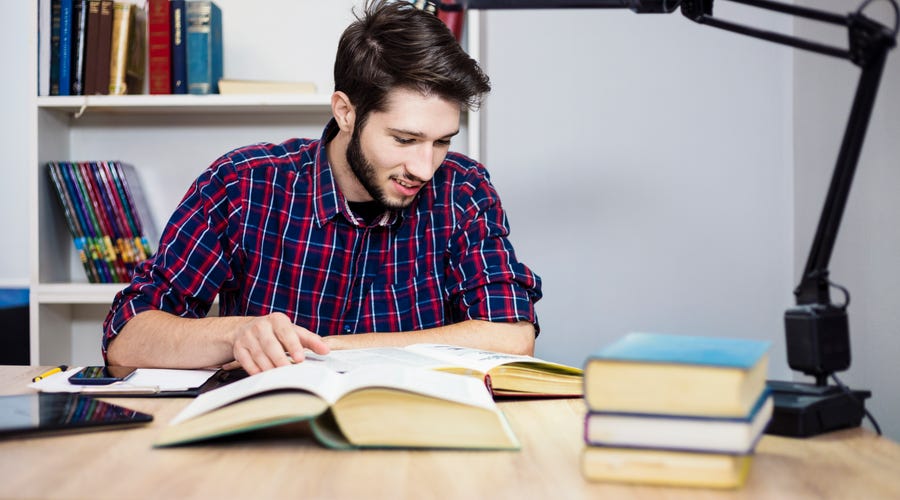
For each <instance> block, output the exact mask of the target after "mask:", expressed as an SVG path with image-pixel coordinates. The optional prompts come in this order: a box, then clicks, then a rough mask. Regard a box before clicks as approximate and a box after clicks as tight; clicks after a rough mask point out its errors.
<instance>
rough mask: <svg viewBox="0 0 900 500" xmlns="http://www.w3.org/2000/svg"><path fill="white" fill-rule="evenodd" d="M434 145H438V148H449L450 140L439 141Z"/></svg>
mask: <svg viewBox="0 0 900 500" xmlns="http://www.w3.org/2000/svg"><path fill="white" fill-rule="evenodd" d="M434 143H435V144H437V145H438V146H443V147H447V146H450V139H438V140H436V141H434Z"/></svg>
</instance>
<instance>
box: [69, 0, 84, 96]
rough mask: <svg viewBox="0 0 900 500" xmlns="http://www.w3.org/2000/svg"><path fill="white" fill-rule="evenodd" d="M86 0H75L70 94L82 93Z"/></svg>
mask: <svg viewBox="0 0 900 500" xmlns="http://www.w3.org/2000/svg"><path fill="white" fill-rule="evenodd" d="M87 4H88V2H87V0H76V1H75V28H74V30H73V32H74V36H73V37H72V95H83V94H84V57H85V54H86V45H87V39H86V37H87V16H88V8H87Z"/></svg>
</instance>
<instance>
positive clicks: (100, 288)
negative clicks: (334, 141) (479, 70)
mask: <svg viewBox="0 0 900 500" xmlns="http://www.w3.org/2000/svg"><path fill="white" fill-rule="evenodd" d="M216 3H217V4H218V5H219V6H220V7H221V8H222V11H223V24H224V29H223V30H224V32H225V37H224V39H225V47H224V50H225V77H226V78H242V79H247V78H259V79H282V80H285V79H296V80H307V81H314V82H315V83H316V84H317V87H318V88H319V90H320V92H319V93H317V94H309V95H210V96H194V95H130V96H65V97H61V96H50V97H39V96H36V95H35V96H33V97H32V98H31V102H32V104H31V110H32V112H31V118H32V120H31V122H30V123H29V124H28V126H29V127H30V128H31V132H30V134H29V136H30V138H31V140H30V144H29V151H30V154H29V169H30V171H29V174H28V175H29V185H28V190H29V193H28V199H29V212H28V217H29V227H30V234H29V238H30V248H32V249H33V250H32V252H31V254H32V255H31V258H30V262H29V277H30V278H29V288H30V291H31V298H30V318H29V320H30V332H31V338H30V349H31V359H30V362H31V363H32V364H44V365H47V364H57V363H68V364H74V365H84V364H92V363H99V362H100V361H101V357H100V350H99V345H100V338H101V335H102V330H101V326H102V322H103V319H104V318H105V316H106V313H107V311H108V309H109V305H110V304H111V303H112V299H113V297H114V296H115V294H116V292H118V291H119V290H121V289H122V288H123V287H124V286H125V285H124V284H91V283H88V280H87V277H86V276H85V273H84V270H83V268H82V266H81V263H80V262H79V261H78V258H77V256H76V254H75V250H74V246H73V244H72V238H71V235H70V234H69V232H68V229H67V226H66V223H65V219H64V217H63V214H62V211H61V209H60V207H59V202H58V200H57V199H56V193H55V192H54V191H53V187H52V185H51V183H50V180H49V177H48V175H47V172H46V170H45V167H44V165H45V164H46V163H47V162H48V161H65V160H71V161H79V160H121V161H124V162H127V163H130V164H132V165H134V166H135V167H136V168H137V171H138V175H139V178H140V184H141V186H142V189H143V191H144V194H145V196H146V197H147V199H148V202H149V205H150V211H151V214H149V215H145V217H144V218H145V223H148V222H149V223H150V224H152V225H153V226H155V228H156V232H157V234H158V233H159V231H161V230H162V228H163V226H164V225H165V222H166V220H167V218H168V217H169V215H170V214H171V212H172V210H173V209H174V208H175V206H176V204H177V203H178V201H179V200H180V199H181V197H182V195H183V194H184V192H185V191H186V190H187V188H188V186H189V184H190V183H191V182H192V181H193V180H194V179H195V178H196V177H197V175H198V174H199V173H200V172H201V171H202V170H203V169H204V168H206V167H207V166H208V165H209V164H210V163H211V162H212V161H213V160H215V159H216V158H217V157H218V156H219V155H221V154H222V153H225V152H226V151H228V150H230V149H233V148H236V147H240V146H244V145H246V144H252V143H255V142H260V141H267V142H281V141H283V140H285V139H288V138H290V137H319V136H320V135H321V132H322V128H323V127H324V125H325V123H326V121H327V120H328V119H329V118H330V107H329V102H330V94H329V92H330V89H331V88H332V85H333V84H332V81H331V70H332V68H331V64H332V62H333V57H334V54H333V52H334V48H336V46H337V39H338V37H339V35H340V32H341V31H342V30H343V29H344V27H345V26H346V25H347V23H348V22H349V21H350V19H351V18H352V16H351V14H350V7H351V6H353V5H358V4H359V3H360V2H354V1H349V0H342V1H332V2H311V1H300V2H295V1H292V0H273V1H272V2H267V7H269V8H277V7H279V6H281V7H283V8H284V10H285V12H286V14H285V15H288V14H291V13H293V14H294V15H297V16H301V17H302V16H309V15H311V12H315V13H316V15H321V17H322V19H323V22H322V23H308V22H306V23H303V26H304V28H305V29H311V30H314V31H315V30H317V32H316V33H312V34H307V35H306V36H307V38H310V37H311V40H315V42H316V43H315V45H312V48H311V49H310V50H311V51H313V52H315V53H317V54H318V53H321V52H322V51H323V50H325V49H324V47H326V46H328V47H329V49H328V50H327V51H326V52H328V53H329V54H330V56H329V57H327V58H321V55H319V57H320V59H319V60H316V59H315V58H313V60H312V63H310V65H309V67H306V68H303V71H304V72H303V73H297V74H288V75H285V74H284V73H283V72H284V71H285V69H284V68H283V67H281V66H277V67H275V66H273V69H272V70H271V71H269V70H268V69H267V67H266V66H264V64H265V61H263V62H262V63H260V61H259V60H258V58H256V57H254V55H253V54H254V53H265V54H267V57H271V53H272V48H271V47H272V46H273V45H271V44H273V43H279V44H281V45H276V46H283V45H286V44H296V43H298V38H297V36H295V34H292V33H279V30H278V26H271V29H270V30H268V31H267V33H265V36H252V35H253V33H252V32H253V30H258V29H259V23H253V22H251V21H247V22H244V23H242V22H238V21H239V20H242V19H247V17H246V16H249V15H253V16H261V17H265V18H266V19H271V12H269V13H266V12H263V11H258V9H255V8H251V7H250V6H248V5H247V4H248V3H244V2H241V1H240V0H217V2H216ZM269 4H272V5H269ZM31 18H32V22H33V26H34V28H33V29H32V30H31V33H32V36H31V37H30V40H29V45H28V47H29V50H30V51H31V53H32V54H33V56H32V59H31V60H32V64H31V66H32V67H31V71H30V74H31V75H33V76H32V78H33V81H34V85H33V86H32V88H34V89H36V88H37V66H38V63H37V6H36V2H35V5H34V6H33V7H32V16H31ZM466 22H467V26H466V32H467V43H466V44H467V47H468V49H469V51H470V53H471V54H472V55H473V57H475V58H476V59H477V58H478V56H479V52H478V46H479V38H480V37H479V36H478V34H479V31H480V29H481V28H480V22H479V15H478V13H477V12H470V13H469V14H468V18H467V20H466ZM289 27H290V24H289V23H286V24H285V27H284V30H285V31H287V30H289ZM242 29H243V30H244V31H242ZM248 30H249V31H248ZM301 41H302V40H301ZM326 41H327V44H326ZM331 47H333V48H331ZM276 52H277V51H276ZM283 52H285V56H286V55H287V54H294V58H296V54H297V50H296V49H291V48H290V47H288V48H287V49H284V50H283ZM261 64H263V66H261ZM271 64H273V65H274V64H275V63H274V62H273V63H271ZM267 71H268V72H267ZM295 71H296V70H295ZM461 128H462V132H461V134H460V140H458V141H456V142H455V143H454V146H453V148H454V149H455V150H457V151H460V152H464V153H467V154H469V155H471V156H473V157H475V158H479V149H480V143H481V141H480V133H481V132H480V126H479V116H478V114H477V113H469V114H467V115H464V118H463V123H462V124H461ZM148 217H149V219H150V220H149V221H147V220H146V219H147V218H148ZM151 245H152V247H153V248H154V250H155V249H156V247H157V242H156V241H152V242H151Z"/></svg>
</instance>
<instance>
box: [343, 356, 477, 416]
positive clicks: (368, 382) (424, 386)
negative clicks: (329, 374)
mask: <svg viewBox="0 0 900 500" xmlns="http://www.w3.org/2000/svg"><path fill="white" fill-rule="evenodd" d="M340 378H341V381H340V386H341V389H340V392H341V393H342V394H348V393H350V392H353V391H356V390H360V389H365V388H370V387H381V388H388V389H398V390H402V391H406V392H413V393H416V394H423V395H425V396H431V397H434V398H438V399H443V400H446V401H455V402H458V403H462V404H466V405H469V406H477V407H481V408H489V409H493V408H495V404H494V399H493V397H492V396H491V394H490V392H489V391H488V390H487V387H486V386H485V385H484V382H482V381H481V380H480V379H477V378H473V377H462V376H459V375H454V374H450V373H444V372H439V371H433V370H428V369H424V368H415V367H408V366H399V365H396V364H381V365H368V366H365V367H360V368H358V369H356V370H353V371H351V372H347V373H345V374H342V375H340Z"/></svg>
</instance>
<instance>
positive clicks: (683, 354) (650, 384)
mask: <svg viewBox="0 0 900 500" xmlns="http://www.w3.org/2000/svg"><path fill="white" fill-rule="evenodd" d="M770 344H771V343H770V342H768V341H764V340H751V339H736V338H726V337H699V336H686V335H666V334H656V333H631V334H628V335H626V336H625V337H623V338H621V339H619V340H618V341H616V342H614V343H613V344H611V345H609V346H607V347H605V348H603V349H601V350H599V351H597V352H596V353H594V354H592V355H591V356H590V357H588V359H587V362H586V363H585V370H584V378H585V381H584V394H585V402H586V403H587V405H588V407H589V409H590V410H591V411H612V412H635V413H651V414H682V415H698V416H710V417H739V416H743V415H746V414H747V413H748V412H749V411H750V409H751V408H752V407H753V404H754V403H755V402H756V401H757V400H758V399H759V396H760V394H761V393H762V392H763V391H764V390H765V386H766V371H767V369H768V350H769V347H770Z"/></svg>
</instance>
